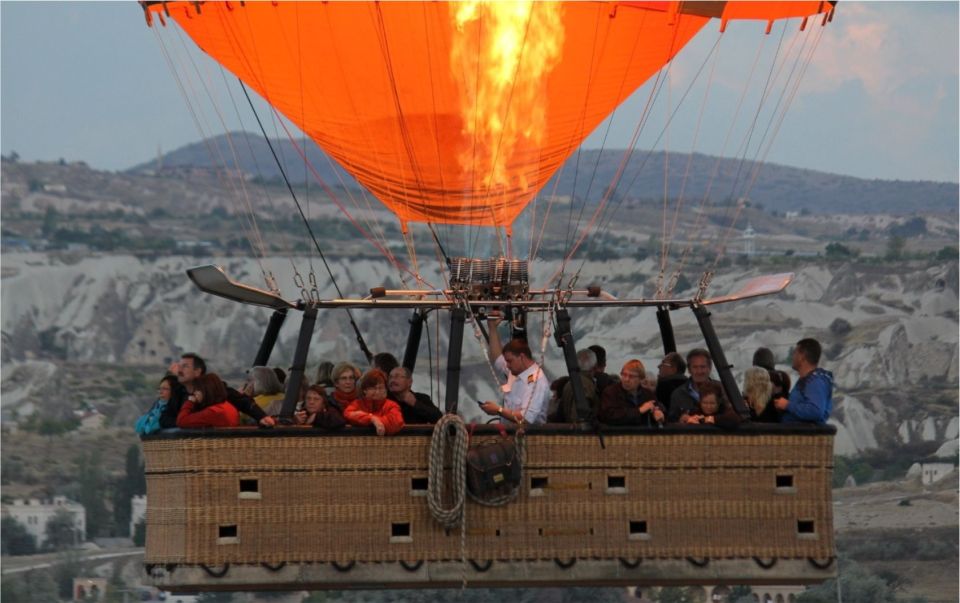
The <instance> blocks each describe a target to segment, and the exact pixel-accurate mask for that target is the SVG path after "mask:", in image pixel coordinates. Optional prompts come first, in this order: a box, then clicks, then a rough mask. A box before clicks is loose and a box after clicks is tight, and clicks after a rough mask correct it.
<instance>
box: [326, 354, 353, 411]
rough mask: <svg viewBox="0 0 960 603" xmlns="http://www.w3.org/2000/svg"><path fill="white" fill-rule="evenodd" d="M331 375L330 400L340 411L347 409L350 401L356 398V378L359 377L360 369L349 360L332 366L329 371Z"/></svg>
mask: <svg viewBox="0 0 960 603" xmlns="http://www.w3.org/2000/svg"><path fill="white" fill-rule="evenodd" d="M330 374H331V376H332V377H333V387H334V390H333V400H331V402H332V403H333V405H334V406H336V407H337V408H338V409H339V410H340V412H343V411H345V410H346V409H347V406H349V405H350V403H351V402H353V401H354V400H356V399H357V396H359V395H360V394H359V392H358V391H357V380H358V379H360V369H358V368H357V367H355V366H354V365H352V364H350V363H349V362H341V363H340V364H338V365H337V366H335V367H333V372H332V373H330Z"/></svg>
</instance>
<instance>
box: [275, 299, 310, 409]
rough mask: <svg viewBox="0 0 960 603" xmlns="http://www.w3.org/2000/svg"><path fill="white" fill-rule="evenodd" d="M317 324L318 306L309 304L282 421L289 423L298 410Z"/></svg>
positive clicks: (305, 310) (298, 339)
mask: <svg viewBox="0 0 960 603" xmlns="http://www.w3.org/2000/svg"><path fill="white" fill-rule="evenodd" d="M316 324H317V308H316V307H314V306H307V307H306V308H305V309H304V310H303V321H302V322H301V323H300V335H298V336H297V349H296V351H295V352H294V354H293V366H291V367H290V374H288V375H287V389H286V392H285V393H284V396H283V407H282V409H281V410H280V421H281V422H282V423H289V422H290V421H292V420H293V411H294V410H296V407H297V401H298V400H299V398H300V384H301V383H302V382H303V372H304V369H306V367H307V352H308V351H309V350H310V340H311V339H312V338H313V328H314V326H315V325H316Z"/></svg>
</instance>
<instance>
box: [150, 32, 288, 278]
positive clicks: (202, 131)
mask: <svg viewBox="0 0 960 603" xmlns="http://www.w3.org/2000/svg"><path fill="white" fill-rule="evenodd" d="M152 29H153V34H154V36H155V37H156V39H157V43H158V44H159V46H160V51H161V54H163V58H164V60H165V61H166V63H167V67H168V68H169V69H170V73H171V74H172V75H173V78H174V81H175V82H176V84H177V88H179V90H180V95H181V96H182V98H183V99H184V102H185V104H186V106H187V111H188V112H189V113H190V116H191V118H192V120H193V123H194V126H196V128H197V131H198V132H199V133H200V137H201V140H202V141H203V144H204V146H206V147H207V153H208V154H209V155H210V158H211V161H213V162H216V153H215V152H214V148H213V146H212V144H211V142H210V140H208V138H207V136H206V132H205V129H204V127H203V125H202V123H201V120H200V118H199V116H198V115H197V111H196V108H195V107H194V105H193V102H192V101H191V96H190V95H189V94H188V92H187V89H186V87H185V85H184V82H183V80H182V79H181V77H180V73H179V71H178V70H177V69H176V65H175V64H174V61H173V59H172V57H171V56H170V52H169V50H168V49H167V46H166V44H165V43H164V41H163V37H162V36H161V35H160V32H159V31H157V28H152ZM217 175H218V178H219V179H220V180H221V182H223V183H224V185H227V186H229V187H231V188H232V187H233V185H232V184H229V185H228V184H227V181H224V179H223V175H222V174H220V173H219V172H218V174H217ZM241 224H242V225H243V222H241ZM244 237H245V238H246V239H247V243H248V244H249V245H250V250H251V251H252V252H253V255H254V259H255V261H256V262H257V265H258V266H259V267H260V273H261V275H262V276H263V280H264V283H265V284H266V286H267V287H268V288H270V289H271V290H275V289H276V285H275V284H272V283H271V281H270V278H269V277H268V276H267V270H266V269H265V268H264V265H263V253H262V250H260V249H258V247H257V245H256V243H255V241H254V238H253V237H252V236H251V234H250V233H249V231H247V230H246V226H244Z"/></svg>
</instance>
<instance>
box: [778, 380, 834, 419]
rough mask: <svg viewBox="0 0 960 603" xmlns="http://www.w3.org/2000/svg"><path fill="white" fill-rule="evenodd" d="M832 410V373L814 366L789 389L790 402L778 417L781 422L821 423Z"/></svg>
mask: <svg viewBox="0 0 960 603" xmlns="http://www.w3.org/2000/svg"><path fill="white" fill-rule="evenodd" d="M832 410H833V373H831V372H830V371H826V370H824V369H822V368H816V369H814V370H813V372H811V373H810V374H809V375H807V376H806V377H802V378H800V379H798V380H797V383H796V385H794V386H793V389H792V390H790V403H789V404H788V405H787V410H786V412H784V413H783V417H782V418H781V419H780V420H781V421H782V422H783V423H817V424H819V425H823V424H824V423H826V422H827V419H829V418H830V411H832Z"/></svg>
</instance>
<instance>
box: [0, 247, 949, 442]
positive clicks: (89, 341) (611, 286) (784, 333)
mask: <svg viewBox="0 0 960 603" xmlns="http://www.w3.org/2000/svg"><path fill="white" fill-rule="evenodd" d="M210 261H214V260H208V259H203V258H199V259H198V258H192V257H180V256H171V257H164V258H161V259H155V260H147V259H143V258H137V257H133V256H123V255H86V256H76V257H71V256H69V255H66V254H61V255H53V254H51V255H47V254H39V253H5V254H4V257H3V279H2V283H0V284H2V290H3V295H2V314H0V316H2V337H3V349H2V354H3V358H2V361H3V374H2V377H3V383H2V388H3V398H2V414H3V422H4V423H5V424H10V422H16V421H22V420H25V419H26V418H27V417H28V416H29V415H31V414H32V413H34V412H36V411H37V410H38V409H41V410H45V411H50V410H51V409H55V411H57V412H63V411H64V410H68V409H66V408H65V407H64V400H67V401H68V402H67V405H68V406H69V405H71V404H73V405H78V404H80V403H81V400H79V399H77V398H83V400H82V402H85V403H88V404H90V405H92V406H94V407H97V408H101V409H103V410H104V411H105V412H107V413H108V414H110V413H114V414H116V413H120V414H119V416H113V417H112V420H113V421H115V422H116V424H118V425H122V424H129V421H132V418H133V417H134V416H135V414H136V412H137V411H136V409H137V408H138V407H140V406H144V407H145V406H146V405H147V404H148V403H149V401H150V396H151V393H150V392H151V386H152V381H153V378H154V377H153V376H155V377H156V378H159V376H160V375H161V374H162V372H163V369H164V367H165V366H166V364H167V363H168V362H169V361H170V360H171V359H172V358H175V357H177V356H178V355H179V354H180V353H182V352H185V351H196V352H198V353H200V354H201V355H203V356H205V357H207V358H208V362H209V363H210V364H211V367H212V370H215V371H217V372H221V373H224V374H226V375H227V376H229V377H232V378H233V379H234V380H235V379H239V378H241V376H242V374H243V368H244V367H245V366H247V365H248V364H249V362H250V361H251V360H252V357H253V355H254V353H255V351H256V348H257V345H258V343H259V340H260V337H261V335H262V329H263V327H264V326H265V324H266V321H267V319H268V317H269V311H267V310H263V309H259V308H252V307H246V306H241V305H238V304H232V303H230V302H227V301H223V300H220V299H217V298H212V297H209V296H206V295H204V294H202V293H200V292H199V291H198V290H196V289H195V288H194V287H193V285H192V284H191V283H190V281H189V280H188V279H187V278H186V276H185V274H184V270H185V269H186V268H187V267H190V266H194V265H198V264H204V263H208V262H210ZM797 262H800V260H797ZM216 263H218V264H222V265H223V266H224V267H225V268H226V270H227V272H228V274H230V275H231V276H232V277H233V278H235V279H237V280H240V281H243V282H248V283H251V284H255V285H261V284H262V282H263V281H262V277H261V269H260V266H259V265H258V264H257V263H256V262H254V261H253V260H246V259H224V258H217V259H216ZM295 264H296V265H297V268H298V269H299V270H300V271H301V272H302V273H303V274H304V275H307V274H309V270H310V267H309V265H308V263H307V262H306V260H296V262H295ZM264 265H265V266H266V267H267V268H268V269H269V270H271V271H273V273H274V274H275V275H276V276H277V279H278V282H279V283H280V285H281V287H282V288H284V289H285V291H284V293H285V295H287V296H288V297H290V298H297V297H299V292H298V290H296V288H295V287H294V286H293V275H292V267H291V265H292V264H291V261H290V260H289V259H283V260H281V259H276V260H266V261H265V262H264ZM552 268H554V265H553V264H552V263H550V262H543V263H540V262H538V263H537V264H535V265H534V266H533V267H532V271H533V273H534V274H535V275H546V274H549V273H550V272H551V271H552ZM317 269H318V270H319V267H317ZM333 269H334V272H335V274H336V275H337V278H338V280H339V281H340V282H341V286H342V287H344V288H345V294H346V295H364V294H365V292H366V291H367V290H368V289H369V288H370V287H374V286H379V285H383V284H387V285H388V286H392V285H394V284H396V281H397V275H396V273H395V272H394V273H392V272H391V271H390V270H389V266H388V265H386V264H384V263H381V262H376V261H365V260H356V261H347V260H342V261H337V262H334V264H333ZM656 269H657V267H656V266H655V264H654V263H653V262H652V261H651V260H646V261H643V262H637V261H635V260H618V261H611V262H595V263H591V262H588V263H587V264H586V266H585V268H584V271H583V274H584V275H594V276H595V278H594V279H592V280H596V281H597V282H602V283H603V285H604V288H605V289H607V290H609V291H611V292H613V293H614V294H615V295H617V296H619V297H639V296H644V295H647V296H649V295H650V294H651V293H652V285H651V283H652V282H653V280H654V279H655V274H656V272H655V271H656ZM788 269H793V270H795V271H796V272H797V276H796V279H795V281H794V283H793V284H792V285H791V286H790V287H789V288H788V289H787V291H786V292H785V293H783V294H781V295H779V296H776V297H771V298H760V299H758V300H754V301H746V302H738V303H735V304H730V305H725V306H715V307H714V321H715V324H716V326H717V330H718V332H719V335H720V337H721V339H722V341H723V343H724V345H725V348H726V350H727V355H728V359H729V360H730V361H731V362H732V363H733V364H734V366H735V367H736V368H737V369H738V370H739V369H743V368H745V367H746V366H748V365H749V361H750V358H751V356H752V354H753V351H754V350H755V349H756V348H757V347H758V346H761V345H764V346H767V347H770V348H771V349H772V350H773V351H774V352H775V354H776V355H777V357H778V358H779V359H780V362H781V363H786V362H787V361H788V360H787V359H788V356H789V350H790V348H791V346H792V344H793V343H794V342H795V341H796V340H797V339H799V338H801V337H804V336H814V337H817V338H818V339H820V340H821V341H822V342H824V347H825V350H826V359H825V360H824V362H823V365H824V366H825V367H826V368H828V369H830V370H832V371H833V372H834V374H835V375H836V378H837V385H838V390H839V396H838V401H839V403H838V405H837V408H836V412H835V418H834V422H835V424H836V425H837V427H838V430H839V437H838V438H837V440H836V453H837V454H840V455H855V454H857V453H860V452H865V451H870V450H877V449H889V448H903V447H905V449H907V450H909V451H910V452H909V454H912V455H914V456H916V455H926V454H931V453H933V452H935V451H937V450H938V449H941V453H943V454H948V455H953V456H955V455H956V449H957V448H956V442H957V432H958V420H957V402H958V400H957V391H958V374H957V367H958V361H960V359H958V352H957V349H958V348H957V345H958V296H957V291H958V289H960V286H958V276H957V262H956V261H955V260H954V261H949V262H946V263H932V262H920V261H913V262H898V263H886V264H880V263H830V264H826V263H823V264H818V263H807V264H801V263H798V264H796V265H795V266H793V267H788ZM764 271H766V272H769V271H770V268H769V267H767V268H766V269H765V270H764ZM759 272H760V271H759V269H756V268H749V267H739V268H733V267H731V268H728V269H726V270H725V271H723V273H721V274H719V275H718V276H717V277H716V278H715V279H714V281H713V284H712V285H711V293H713V294H721V293H725V292H727V291H730V290H733V289H734V288H735V287H736V285H737V283H738V282H740V281H743V280H745V279H746V278H748V277H750V276H754V275H755V274H757V273H759ZM425 276H426V278H427V280H431V279H433V280H436V281H439V280H440V278H439V277H438V276H437V275H429V274H428V275H425ZM317 277H318V280H319V281H320V282H325V281H326V279H324V278H322V275H321V274H320V273H318V274H317ZM584 278H585V279H586V278H587V277H584ZM345 283H346V285H344V284H345ZM321 295H322V296H324V297H333V296H334V295H335V293H334V291H333V290H332V287H324V288H323V289H322V290H321ZM354 314H355V316H356V318H357V321H358V323H359V325H360V328H361V330H362V332H363V334H364V336H365V338H366V339H367V341H368V343H369V345H370V347H371V349H373V350H374V351H393V352H394V353H395V354H397V355H398V356H399V355H400V354H402V349H403V345H404V341H405V338H406V319H407V311H378V312H376V313H373V312H363V311H355V312H354ZM296 316H297V315H296V313H295V314H294V317H293V319H292V320H289V321H288V323H287V324H286V325H285V327H284V329H283V331H282V333H281V338H280V343H279V344H278V348H277V351H276V352H275V355H274V357H273V358H272V361H271V363H272V364H276V365H279V366H284V367H286V366H289V363H290V359H291V357H292V350H293V344H294V340H295V338H296V333H297V329H298V327H299V325H298V324H297V320H296ZM673 320H674V325H675V328H676V331H677V335H678V345H679V347H680V349H681V350H685V349H689V348H690V347H693V346H695V345H701V344H702V341H701V340H700V338H699V335H698V330H697V328H696V322H695V320H694V319H693V316H692V314H690V313H689V312H685V311H678V312H675V313H674V318H673ZM574 321H575V322H574V325H575V331H576V334H577V336H578V338H579V341H580V342H582V345H585V344H592V343H601V344H603V345H604V346H605V347H606V348H607V350H608V353H609V358H610V362H609V364H610V367H609V370H610V371H615V370H616V369H617V368H618V366H619V364H620V363H621V362H622V361H623V360H625V359H627V358H631V357H638V358H641V359H642V360H643V361H644V363H645V364H646V366H647V367H648V370H655V369H654V367H655V366H656V364H657V359H658V356H659V354H660V350H659V336H658V333H657V327H656V318H655V316H654V312H653V311H652V310H641V311H636V310H615V309H606V310H599V311H584V310H580V311H576V312H575V313H574ZM531 323H532V329H533V336H532V337H531V341H532V342H534V344H535V347H536V346H537V345H539V342H540V341H541V332H542V323H541V319H540V318H539V317H533V318H532V319H531ZM430 332H431V333H430V335H431V336H430V337H427V336H426V334H425V336H424V338H423V341H422V346H421V350H420V352H421V353H420V360H419V364H418V368H417V375H416V387H417V389H419V390H422V391H428V392H430V391H432V393H433V395H434V398H435V399H437V398H442V396H440V389H439V388H440V386H439V385H437V383H436V381H437V380H436V373H437V358H438V357H440V358H444V357H445V354H446V335H445V333H446V324H442V325H440V327H439V341H438V336H437V331H436V325H434V324H433V323H432V322H431V326H430ZM546 341H547V343H548V345H547V346H546V351H545V356H544V358H545V365H546V368H547V370H548V373H549V374H550V375H551V376H557V375H559V374H560V372H561V370H562V359H561V357H560V354H559V353H558V351H557V349H556V348H555V347H554V345H553V343H552V338H548V339H547V340H546ZM464 351H465V356H466V358H465V361H466V362H465V364H466V373H465V377H464V385H463V391H462V392H461V399H462V400H472V399H476V398H487V397H488V396H490V395H492V390H493V385H492V384H491V377H490V371H489V369H488V368H487V366H486V363H485V360H484V357H483V354H482V352H481V348H480V344H479V342H478V341H477V340H476V339H475V338H474V337H473V336H472V330H471V329H470V328H469V327H468V330H467V334H466V338H465V343H464ZM361 358H362V356H361V355H360V352H359V350H358V349H357V346H356V344H355V343H354V336H353V333H352V331H351V329H350V327H349V323H348V322H347V320H346V316H345V315H344V313H343V312H342V311H325V312H324V313H323V314H322V315H321V317H320V320H319V321H318V326H317V334H316V338H315V341H314V345H313V348H312V350H311V357H310V365H311V367H315V366H316V364H317V363H318V362H319V361H321V360H332V361H338V360H341V359H351V360H354V361H358V360H360V359H361ZM441 364H442V363H441ZM104 367H110V369H111V370H114V369H118V367H121V368H122V367H129V369H130V371H132V373H131V374H127V373H122V374H120V373H117V374H115V375H114V376H113V377H109V379H108V380H110V379H116V380H123V383H126V384H127V385H128V386H126V387H119V388H117V387H113V388H111V387H107V386H106V385H105V384H103V383H101V384H100V385H101V386H102V387H101V389H88V390H85V391H89V392H91V393H89V394H87V395H84V396H64V395H63V392H62V391H60V388H63V387H65V385H64V384H65V383H67V382H69V383H70V384H72V385H70V387H71V388H80V387H82V385H83V378H82V377H83V375H84V374H89V375H91V376H94V375H95V376H98V377H102V376H103V375H105V374H106V373H105V372H104V370H103V368H104ZM431 367H432V374H433V375H434V379H432V380H431V378H430V374H431ZM783 368H789V366H786V365H784V366H783ZM134 373H135V374H134ZM131 375H133V376H131ZM441 381H442V379H441ZM138 384H140V385H139V386H138ZM114 385H118V384H114ZM71 391H77V390H75V389H71ZM118 399H124V400H126V402H124V403H123V404H119V405H117V404H116V402H117V400H118ZM464 407H465V408H464V410H465V412H467V413H472V412H475V409H474V408H473V405H472V404H465V405H464Z"/></svg>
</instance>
